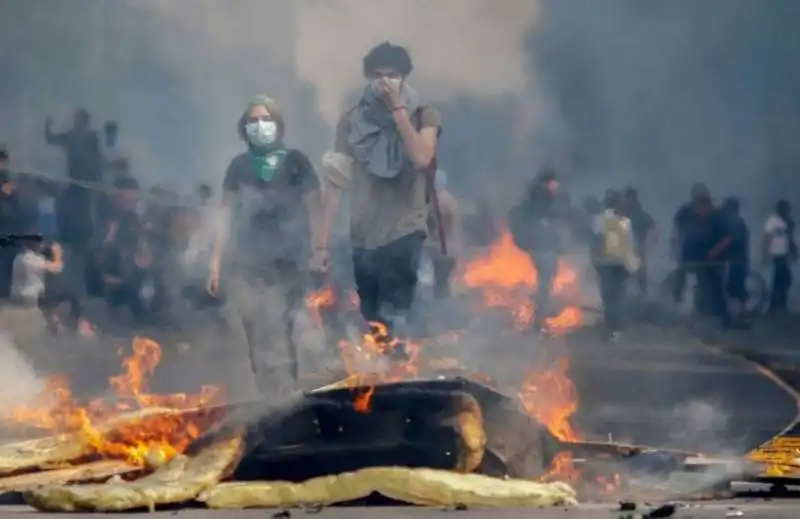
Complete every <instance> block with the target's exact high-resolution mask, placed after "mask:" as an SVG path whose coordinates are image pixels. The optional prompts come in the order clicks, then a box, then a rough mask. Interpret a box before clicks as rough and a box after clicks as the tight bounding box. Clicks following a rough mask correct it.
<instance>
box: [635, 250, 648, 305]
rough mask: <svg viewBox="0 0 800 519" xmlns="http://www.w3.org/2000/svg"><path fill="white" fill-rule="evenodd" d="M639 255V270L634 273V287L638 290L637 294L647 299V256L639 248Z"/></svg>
mask: <svg viewBox="0 0 800 519" xmlns="http://www.w3.org/2000/svg"><path fill="white" fill-rule="evenodd" d="M637 254H639V260H640V265H639V270H637V271H636V274H635V277H636V286H637V287H638V288H639V294H640V295H641V296H642V297H643V298H645V299H646V298H647V297H649V295H650V287H649V278H648V276H649V275H650V273H649V271H648V270H647V256H646V255H645V251H644V249H643V248H640V249H639V250H638V252H637Z"/></svg>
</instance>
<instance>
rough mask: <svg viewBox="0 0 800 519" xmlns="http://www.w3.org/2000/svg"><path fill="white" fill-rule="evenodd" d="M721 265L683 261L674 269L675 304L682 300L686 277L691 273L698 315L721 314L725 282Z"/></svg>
mask: <svg viewBox="0 0 800 519" xmlns="http://www.w3.org/2000/svg"><path fill="white" fill-rule="evenodd" d="M723 269H724V267H723V265H708V264H695V265H691V263H689V262H686V261H684V262H683V263H682V265H681V266H679V267H678V269H677V270H676V271H675V285H674V286H673V292H672V299H673V301H674V302H675V304H679V303H680V302H681V301H683V296H684V292H685V291H686V278H687V277H688V276H689V274H693V275H694V276H695V278H696V279H697V290H696V291H695V294H694V297H695V299H694V308H695V311H696V312H697V313H698V314H700V315H706V316H712V315H721V310H722V307H723V306H726V305H725V283H724V273H723Z"/></svg>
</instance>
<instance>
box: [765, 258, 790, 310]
mask: <svg viewBox="0 0 800 519" xmlns="http://www.w3.org/2000/svg"><path fill="white" fill-rule="evenodd" d="M791 286H792V267H791V263H790V262H789V257H788V256H775V257H774V258H772V289H771V291H770V302H769V310H770V312H779V311H783V310H786V308H787V307H788V303H789V289H790V288H791Z"/></svg>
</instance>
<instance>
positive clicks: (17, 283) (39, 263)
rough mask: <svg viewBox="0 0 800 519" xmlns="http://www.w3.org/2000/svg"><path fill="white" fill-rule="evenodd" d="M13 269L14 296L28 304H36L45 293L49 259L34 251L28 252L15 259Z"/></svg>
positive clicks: (12, 284)
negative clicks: (45, 278)
mask: <svg viewBox="0 0 800 519" xmlns="http://www.w3.org/2000/svg"><path fill="white" fill-rule="evenodd" d="M13 269H14V270H13V274H12V275H13V277H12V282H11V294H12V296H13V297H14V298H17V299H21V300H23V301H25V302H27V303H35V302H36V300H37V299H39V296H41V295H42V294H43V293H44V276H45V273H46V271H47V259H46V258H45V257H44V256H42V255H41V254H38V253H36V252H34V251H32V250H26V251H25V252H23V253H21V254H17V257H16V258H14V266H13Z"/></svg>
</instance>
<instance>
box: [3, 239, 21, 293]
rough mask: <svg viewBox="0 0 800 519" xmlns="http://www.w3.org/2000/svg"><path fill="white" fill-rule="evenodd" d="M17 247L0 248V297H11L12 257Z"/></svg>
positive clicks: (15, 254)
mask: <svg viewBox="0 0 800 519" xmlns="http://www.w3.org/2000/svg"><path fill="white" fill-rule="evenodd" d="M18 251H19V249H18V248H17V247H5V248H0V298H7V297H11V280H12V279H13V275H14V258H16V257H17V252H18Z"/></svg>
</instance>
